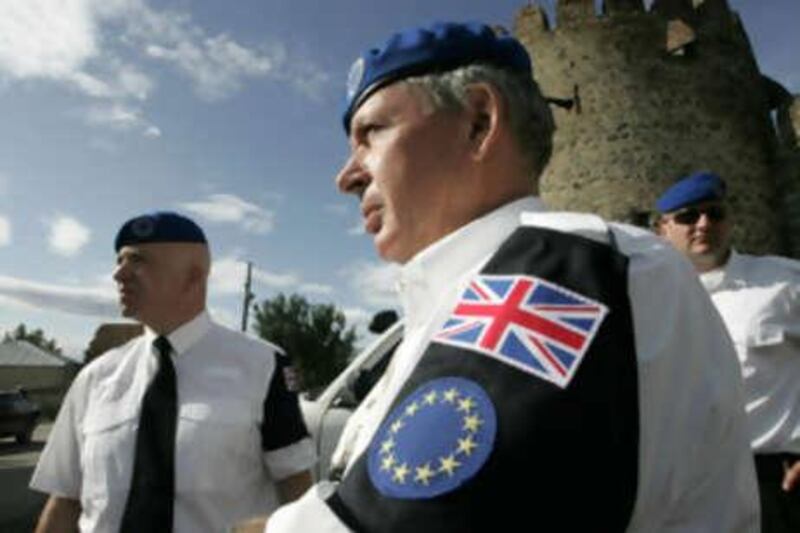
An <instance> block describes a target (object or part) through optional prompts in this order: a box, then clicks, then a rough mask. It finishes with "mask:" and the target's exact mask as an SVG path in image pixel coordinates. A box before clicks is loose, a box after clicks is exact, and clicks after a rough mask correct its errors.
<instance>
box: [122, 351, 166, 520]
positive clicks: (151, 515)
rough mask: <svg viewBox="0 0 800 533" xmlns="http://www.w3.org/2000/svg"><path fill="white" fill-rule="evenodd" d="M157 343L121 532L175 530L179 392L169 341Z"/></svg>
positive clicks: (143, 404) (140, 421)
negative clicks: (156, 362) (176, 429)
mask: <svg viewBox="0 0 800 533" xmlns="http://www.w3.org/2000/svg"><path fill="white" fill-rule="evenodd" d="M153 345H154V346H155V347H156V350H157V351H158V371H157V372H156V375H155V377H154V378H153V381H151V382H150V384H149V385H148V386H147V391H145V393H144V399H143V400H142V412H141V415H140V416H139V429H138V431H137V433H136V456H135V458H134V462H133V478H132V479H131V489H130V492H129V493H128V501H127V502H126V504H125V512H124V514H123V516H122V526H121V527H120V532H121V533H142V532H154V533H156V532H158V533H161V532H171V531H172V508H173V503H174V500H175V426H176V423H177V414H178V409H177V405H178V402H177V398H178V394H177V386H176V382H175V367H174V365H173V364H172V359H171V358H170V355H169V354H170V351H171V350H172V347H171V346H170V344H169V341H168V340H167V339H166V337H158V338H157V339H156V340H155V341H154V342H153Z"/></svg>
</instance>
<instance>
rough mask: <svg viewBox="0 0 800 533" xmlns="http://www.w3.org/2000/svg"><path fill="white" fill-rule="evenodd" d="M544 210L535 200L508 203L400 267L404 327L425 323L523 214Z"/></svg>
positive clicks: (532, 198) (492, 250) (494, 248)
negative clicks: (459, 280)
mask: <svg viewBox="0 0 800 533" xmlns="http://www.w3.org/2000/svg"><path fill="white" fill-rule="evenodd" d="M544 210H545V207H544V204H542V202H541V200H539V198H537V197H535V196H527V197H524V198H520V199H518V200H515V201H512V202H510V203H507V204H505V205H503V206H502V207H499V208H497V209H495V210H494V211H491V212H490V213H488V214H486V215H484V216H482V217H480V218H478V219H475V220H473V221H472V222H470V223H469V224H467V225H465V226H463V227H461V228H459V229H458V230H456V231H454V232H453V233H451V234H449V235H447V236H446V237H444V238H442V239H440V240H438V241H436V242H435V243H433V244H431V245H430V246H428V247H427V248H425V249H423V250H422V251H421V252H419V253H418V254H417V255H416V256H414V257H413V258H412V259H411V260H410V261H408V262H407V263H406V264H405V265H403V266H402V268H401V269H400V278H399V281H398V290H399V293H400V300H401V303H402V305H403V311H404V314H405V320H406V324H407V326H409V327H411V328H413V327H415V326H419V325H422V324H425V323H427V322H428V320H430V318H431V316H432V314H433V313H434V312H436V310H437V308H438V307H439V305H438V304H439V303H440V300H441V299H442V297H443V296H444V294H445V292H446V290H447V289H451V288H452V285H453V280H456V279H458V278H460V277H461V276H462V275H463V274H465V273H466V272H467V271H468V270H469V269H472V268H474V267H475V266H476V265H482V264H483V262H484V261H485V260H486V259H488V258H489V256H490V255H491V254H492V253H493V252H494V251H495V250H496V249H497V245H498V243H499V242H501V241H502V240H503V239H504V238H506V237H507V236H508V235H510V234H511V232H512V231H514V229H515V228H516V227H517V226H519V223H520V217H521V215H522V213H523V212H525V211H544Z"/></svg>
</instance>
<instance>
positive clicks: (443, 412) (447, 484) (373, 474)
mask: <svg viewBox="0 0 800 533" xmlns="http://www.w3.org/2000/svg"><path fill="white" fill-rule="evenodd" d="M496 432H497V418H496V415H495V409H494V405H493V404H492V401H491V400H490V398H489V396H488V394H487V393H486V392H485V391H484V390H483V389H482V388H481V387H480V386H479V385H478V384H477V383H475V382H473V381H470V380H467V379H464V378H459V377H444V378H438V379H434V380H432V381H428V382H426V383H424V384H422V385H421V386H420V387H418V388H417V389H416V390H414V392H412V393H411V394H409V395H408V396H407V397H406V398H405V399H404V400H403V401H402V402H401V403H400V404H399V405H398V406H397V407H395V408H394V409H393V410H392V412H391V413H390V414H389V416H388V417H387V418H386V420H385V421H384V423H383V424H382V425H381V427H380V428H379V429H378V431H377V433H376V434H375V437H374V438H373V441H372V444H371V445H370V448H369V452H368V453H369V458H368V464H367V468H368V472H369V478H370V480H371V481H372V484H373V485H374V486H375V488H376V489H377V490H378V491H379V492H380V493H381V494H383V495H384V496H388V497H390V498H402V499H426V498H433V497H434V496H438V495H440V494H445V493H447V492H450V491H453V490H456V489H457V488H458V487H460V486H461V485H463V484H464V483H466V482H467V481H469V480H470V479H471V478H472V477H473V476H474V475H475V474H477V473H478V471H480V469H481V467H483V465H484V463H486V461H487V459H488V458H489V455H490V453H491V451H492V449H493V447H494V440H495V434H496Z"/></svg>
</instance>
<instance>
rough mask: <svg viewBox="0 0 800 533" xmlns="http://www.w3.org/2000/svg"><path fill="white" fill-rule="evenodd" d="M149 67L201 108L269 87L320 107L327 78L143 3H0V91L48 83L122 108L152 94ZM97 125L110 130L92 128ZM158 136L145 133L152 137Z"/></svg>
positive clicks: (282, 54)
mask: <svg viewBox="0 0 800 533" xmlns="http://www.w3.org/2000/svg"><path fill="white" fill-rule="evenodd" d="M154 61H160V62H163V63H166V64H169V65H173V66H174V67H175V68H176V69H177V70H178V71H179V72H182V73H183V74H185V75H186V76H187V77H188V78H189V79H190V80H191V82H192V83H193V85H194V88H195V92H196V93H197V94H198V95H199V96H200V97H201V98H204V99H206V100H219V99H221V98H226V97H229V96H231V95H232V94H233V93H235V92H236V91H238V90H240V89H241V88H242V87H243V86H244V84H245V83H246V82H247V81H248V80H251V79H257V78H262V79H271V80H273V81H277V82H281V83H285V84H287V85H289V86H291V87H294V88H295V89H296V90H297V91H299V92H301V93H303V94H306V95H308V96H310V97H312V98H316V99H318V98H319V97H320V95H321V94H324V91H323V87H324V85H325V84H326V83H328V75H327V74H325V73H324V72H323V71H321V70H320V69H319V68H318V67H317V66H316V65H315V64H314V63H312V62H310V61H307V60H305V59H303V58H302V57H299V56H297V55H296V54H291V57H290V54H288V53H287V52H286V50H285V48H284V47H283V46H282V45H280V44H278V45H274V46H271V47H269V48H268V47H267V46H266V45H264V44H263V43H262V44H260V45H258V46H254V47H248V46H245V45H243V44H242V43H240V42H237V41H236V40H235V39H234V38H233V37H231V36H229V35H227V34H225V33H219V34H216V35H215V34H213V33H210V32H209V31H207V30H206V29H204V28H202V27H200V26H198V25H197V24H196V23H195V22H194V21H193V20H192V17H191V15H190V14H188V13H180V12H176V11H167V10H157V9H155V8H152V7H150V6H149V5H148V4H147V3H146V1H145V0H2V1H0V83H10V82H14V81H20V80H29V79H34V80H49V81H54V82H57V83H61V84H63V85H64V86H66V87H69V88H72V89H74V90H78V91H80V92H81V93H83V94H85V95H86V96H88V97H90V98H93V99H101V100H106V101H109V102H112V103H116V104H120V105H123V106H128V107H129V106H130V102H131V101H137V102H144V101H145V100H147V99H148V98H149V96H150V94H151V93H152V92H153V91H154V90H155V85H156V83H155V81H154V78H153V75H152V74H151V73H148V72H146V71H145V70H144V69H145V68H147V67H151V68H152V63H153V62H154ZM93 124H96V125H112V126H114V125H115V123H114V122H110V121H96V122H93ZM155 131H157V128H156V129H149V128H148V127H147V126H146V127H145V128H144V133H145V135H146V136H149V137H157V135H152V133H153V132H155Z"/></svg>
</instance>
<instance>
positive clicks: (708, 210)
mask: <svg viewBox="0 0 800 533" xmlns="http://www.w3.org/2000/svg"><path fill="white" fill-rule="evenodd" d="M727 214H728V213H727V212H726V211H725V208H724V207H723V206H721V205H710V206H708V207H687V208H686V209H681V210H680V211H678V212H676V213H675V214H674V215H672V220H674V221H675V223H677V224H681V225H684V226H688V225H690V224H694V223H696V222H697V221H698V220H700V216H701V215H705V216H706V217H707V218H708V220H710V221H711V222H719V221H721V220H724V219H725V217H726V216H727Z"/></svg>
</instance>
